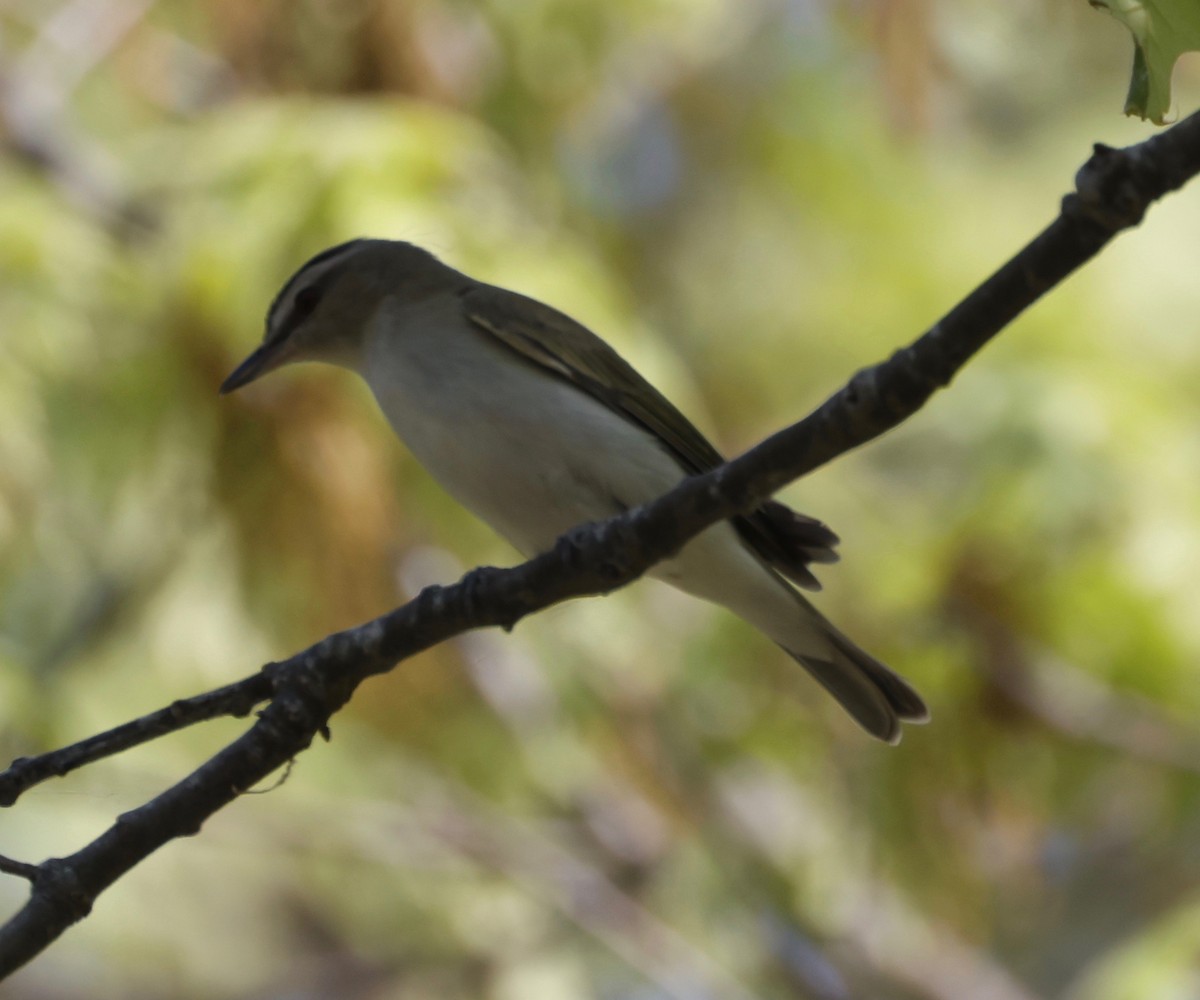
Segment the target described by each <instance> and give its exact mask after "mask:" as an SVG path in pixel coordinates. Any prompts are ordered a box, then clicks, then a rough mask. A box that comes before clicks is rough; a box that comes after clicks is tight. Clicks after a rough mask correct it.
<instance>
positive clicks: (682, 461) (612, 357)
mask: <svg viewBox="0 0 1200 1000" xmlns="http://www.w3.org/2000/svg"><path fill="white" fill-rule="evenodd" d="M462 297H463V305H464V308H465V312H466V315H467V318H468V319H470V320H471V322H473V323H474V324H475V325H476V326H477V327H478V328H479V329H481V330H483V331H484V332H486V333H488V334H490V335H491V336H493V337H494V338H495V339H496V340H497V341H499V342H500V343H502V344H504V345H505V346H506V347H508V348H509V349H510V350H512V351H514V352H516V353H517V354H519V355H521V356H522V357H524V358H525V359H526V360H528V361H530V362H532V363H533V364H536V365H538V366H540V367H541V368H544V369H545V370H546V371H548V372H551V373H552V374H554V375H556V376H558V377H559V378H562V379H565V380H566V381H568V382H570V383H572V384H573V385H575V386H577V387H578V388H579V389H581V390H582V391H583V392H586V393H587V394H588V395H590V396H592V397H593V398H594V399H596V400H597V401H598V402H600V403H603V404H604V405H605V406H607V407H608V408H609V409H610V410H612V411H613V412H614V413H617V414H619V415H620V416H622V417H624V418H625V419H626V420H630V421H632V422H634V423H636V424H638V425H639V426H640V427H642V428H643V429H644V430H646V431H647V432H648V433H649V434H651V435H653V436H654V437H655V438H656V439H657V440H658V441H659V443H660V444H661V445H662V447H663V450H664V451H666V452H667V454H669V455H670V456H671V457H672V458H673V459H674V460H675V461H676V462H677V463H678V464H679V466H680V468H681V470H682V471H683V472H684V473H686V474H688V475H698V474H701V473H704V472H708V471H710V470H711V469H715V468H716V467H717V466H718V465H720V464H721V463H722V462H723V461H724V459H723V458H722V456H721V453H720V452H719V451H717V449H716V448H714V447H713V445H712V444H711V443H710V442H709V440H708V438H706V437H705V436H704V435H703V434H702V433H701V432H700V431H699V430H698V429H697V428H696V426H695V425H694V424H693V423H692V422H691V421H690V420H688V419H687V417H685V416H684V415H683V414H682V413H680V412H679V410H678V409H676V408H675V406H674V404H672V403H671V402H670V400H668V399H667V398H666V397H665V396H664V395H663V394H662V393H660V392H659V391H658V390H657V389H655V388H654V386H652V385H651V384H650V383H649V382H647V381H646V380H645V379H644V378H643V377H642V376H641V375H639V374H638V372H637V370H636V369H635V368H634V367H633V366H632V365H630V364H629V363H628V362H627V361H626V360H625V359H624V358H622V357H621V356H620V355H619V354H618V353H617V352H616V351H614V350H613V349H612V348H611V347H609V345H608V344H606V343H605V342H604V341H603V340H601V339H600V338H599V337H597V336H596V335H595V334H594V333H592V332H591V331H590V330H588V329H587V328H586V327H584V326H582V325H581V324H579V323H577V322H575V320H573V319H571V318H570V317H569V316H567V315H565V314H564V313H561V312H559V311H558V310H557V309H553V308H551V307H550V306H547V305H545V304H544V303H541V302H538V301H537V300H536V299H530V298H527V297H526V296H524V295H520V294H518V293H516V292H510V291H508V290H507V289H503V288H496V287H493V286H491V285H473V286H472V287H470V288H468V289H466V290H465V291H464V292H463V296H462ZM732 523H733V526H734V527H735V528H736V529H737V532H738V534H739V535H740V536H741V538H742V540H743V541H744V542H745V543H746V544H747V545H748V546H749V547H750V548H751V549H752V550H753V551H755V552H756V553H758V555H759V556H761V557H762V558H763V559H765V560H766V561H767V562H768V563H769V564H770V565H771V566H773V567H774V568H775V569H776V570H778V571H779V572H780V573H782V574H784V575H785V576H786V577H788V578H789V579H790V580H791V581H792V582H793V583H795V584H797V585H798V586H801V587H804V588H806V589H809V590H819V589H820V586H821V585H820V584H819V583H818V582H817V579H816V577H815V576H813V574H812V572H811V571H810V570H809V569H808V566H809V564H810V563H823V562H833V561H835V560H836V559H837V553H836V552H835V551H834V546H836V545H837V542H838V537H837V535H835V534H834V533H833V532H832V531H830V530H829V528H827V527H826V526H825V525H824V524H822V523H821V522H820V521H818V520H816V519H815V518H811V517H808V516H806V515H804V514H798V513H796V512H795V511H793V510H791V509H790V508H788V507H786V506H784V505H783V504H781V503H779V502H777V501H775V500H769V501H767V502H766V503H764V504H763V505H762V506H761V507H759V508H757V509H756V510H754V511H752V512H751V513H749V514H747V515H744V516H741V517H735V518H733V519H732Z"/></svg>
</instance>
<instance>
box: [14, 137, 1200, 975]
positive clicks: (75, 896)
mask: <svg viewBox="0 0 1200 1000" xmlns="http://www.w3.org/2000/svg"><path fill="white" fill-rule="evenodd" d="M1197 172H1200V115H1193V116H1191V117H1190V118H1188V119H1185V120H1184V121H1182V122H1180V123H1179V124H1178V125H1176V126H1175V127H1174V128H1172V129H1170V130H1168V131H1166V132H1163V133H1161V134H1158V135H1156V136H1154V137H1153V138H1151V139H1149V140H1148V141H1146V142H1144V143H1141V144H1139V145H1137V146H1133V147H1130V148H1128V149H1125V150H1112V149H1109V148H1107V147H1103V146H1097V147H1096V149H1095V152H1094V155H1093V156H1092V158H1091V159H1090V160H1089V161H1088V163H1087V164H1085V165H1084V167H1083V168H1082V169H1081V170H1080V172H1079V174H1078V176H1077V178H1076V186H1077V193H1075V194H1072V195H1069V196H1067V198H1065V199H1064V201H1063V205H1062V212H1061V214H1060V216H1059V217H1058V218H1057V219H1056V220H1055V221H1054V222H1053V223H1052V224H1051V225H1050V226H1049V227H1048V228H1047V229H1046V230H1045V231H1044V232H1043V233H1042V234H1041V235H1039V236H1038V237H1037V238H1036V239H1034V240H1033V242H1032V243H1030V244H1029V245H1028V246H1026V247H1025V248H1024V249H1023V250H1022V251H1021V252H1020V253H1019V254H1018V255H1017V256H1016V257H1014V258H1013V259H1012V260H1010V261H1009V262H1008V263H1007V264H1005V265H1004V266H1003V267H1002V268H1001V269H1000V270H999V271H997V272H996V273H995V274H994V275H993V276H992V277H991V278H989V279H988V280H987V281H986V282H984V284H983V285H981V286H980V287H979V288H977V289H976V290H975V291H974V292H972V293H971V295H970V296H968V297H967V298H966V299H964V300H963V301H962V302H961V303H960V304H959V305H958V306H956V307H955V308H954V309H953V310H952V311H951V312H950V313H948V314H947V315H946V316H945V317H944V318H943V319H942V320H940V321H939V322H938V323H937V324H936V325H934V326H933V327H932V328H931V329H930V330H929V331H927V332H926V333H925V334H924V335H923V336H921V337H920V338H919V339H918V340H917V341H915V342H914V343H913V344H911V345H910V346H908V347H906V348H903V349H902V350H899V351H897V352H896V353H895V354H894V355H893V356H892V357H891V358H889V359H888V360H887V361H885V362H883V363H882V364H879V365H876V366H875V367H873V368H868V369H865V370H863V371H861V372H859V373H858V374H857V375H855V376H854V378H853V379H852V380H851V381H850V383H849V384H848V385H847V386H846V387H845V388H843V389H842V390H841V391H839V392H838V393H836V394H835V395H834V396H832V397H830V398H829V399H828V400H827V401H826V402H825V403H824V404H822V405H821V406H820V407H819V408H818V409H817V410H816V411H815V412H813V413H812V414H810V415H809V416H808V417H806V418H805V419H804V420H802V421H800V422H799V423H797V424H795V425H793V426H792V427H789V428H787V429H786V430H783V431H780V432H779V433H778V434H775V435H774V436H772V437H770V438H768V439H767V440H766V441H764V442H763V443H762V444H760V445H758V446H757V447H756V448H754V449H752V450H751V451H749V452H747V453H746V454H745V455H743V456H741V457H740V458H738V459H736V460H735V461H732V462H729V463H727V464H726V465H724V466H722V467H721V468H719V469H716V470H714V471H713V472H711V473H709V474H707V475H705V476H699V477H695V478H693V479H689V480H687V481H686V482H684V483H683V484H681V485H680V486H679V487H678V488H677V489H675V490H673V491H672V492H671V493H669V494H668V495H666V496H664V497H662V498H660V499H659V500H656V501H654V502H653V503H650V504H647V505H645V506H644V507H641V508H638V509H637V510H634V511H631V512H629V513H627V514H624V515H622V516H620V517H616V518H613V519H612V520H610V521H606V522H604V523H603V524H596V525H585V526H583V527H580V528H577V529H575V530H574V531H572V532H570V533H569V534H568V535H566V536H564V537H563V538H561V539H559V541H558V543H557V544H556V546H555V547H554V549H553V551H551V552H549V553H547V554H545V555H543V556H540V557H538V558H537V559H534V560H531V561H530V562H528V563H526V564H524V565H522V566H518V567H516V568H514V569H507V570H499V569H479V570H475V571H473V572H472V573H470V574H468V575H467V576H466V577H465V578H464V579H463V580H462V581H461V582H460V583H458V584H456V585H454V586H450V587H429V588H427V589H426V590H424V591H423V592H422V593H421V594H420V595H419V596H418V597H417V598H416V599H415V600H413V601H411V602H409V603H408V604H406V605H404V606H403V607H401V608H398V609H396V610H395V611H392V612H391V613H389V614H387V615H384V616H383V617H381V618H378V619H376V620H375V621H372V622H369V623H367V624H365V625H362V626H359V627H358V628H354V629H349V630H347V631H345V632H340V633H337V634H335V635H332V636H329V637H328V638H326V639H323V640H322V641H321V642H319V643H317V644H316V645H315V646H312V647H311V648H310V649H307V650H305V651H304V652H302V653H299V654H297V655H296V656H294V657H292V658H291V659H290V660H287V661H286V662H284V663H278V664H269V665H268V666H267V667H266V668H264V670H263V672H262V673H261V674H258V675H255V676H253V677H250V678H247V679H246V680H244V681H242V682H239V683H238V684H235V685H230V686H229V687H227V688H223V689H222V690H221V692H220V695H221V698H220V699H217V698H214V697H213V696H201V698H200V699H193V702H202V703H203V706H204V707H203V709H202V710H197V712H193V713H188V712H183V713H179V721H180V725H183V724H190V723H191V722H194V721H197V720H198V719H199V718H201V717H211V716H213V715H216V714H225V713H226V712H227V713H228V714H244V712H245V711H246V710H247V706H248V705H249V704H252V703H254V702H256V701H259V700H262V699H263V698H264V697H266V696H267V694H268V691H269V695H270V701H269V704H268V705H267V707H266V708H265V709H264V710H263V712H262V713H261V715H260V717H259V719H258V721H257V722H256V723H255V724H254V725H253V726H252V727H251V728H250V729H249V730H248V731H247V732H246V733H245V734H244V735H243V736H241V737H240V738H239V739H238V740H236V741H235V742H234V743H232V744H230V745H229V746H228V747H226V748H225V749H224V750H223V751H221V752H220V753H219V754H217V755H216V756H215V757H213V758H212V759H211V760H209V761H208V762H206V763H205V764H203V765H202V766H201V767H200V768H198V769H197V770H196V771H195V772H194V773H193V774H191V775H190V776H188V777H187V778H186V779H184V780H183V781H181V782H179V783H178V784H177V785H175V786H173V787H172V788H170V789H168V790H167V791H165V792H163V793H162V794H161V795H159V796H157V797H156V798H155V799H153V800H151V801H150V802H148V803H146V804H145V805H143V806H141V807H140V808H138V809H135V810H133V811H131V812H129V813H126V814H125V815H123V816H121V817H119V818H118V819H117V821H116V823H115V824H114V825H113V826H112V827H111V828H110V829H109V830H108V831H106V832H105V833H104V834H103V835H101V836H100V837H99V838H98V839H97V840H95V841H94V842H92V843H91V844H89V845H88V846H86V847H84V848H83V849H82V850H80V851H78V852H77V853H75V854H73V855H71V856H70V857H67V858H63V859H52V860H50V861H47V862H44V863H43V864H41V865H38V866H36V868H34V867H33V866H26V867H24V868H22V870H21V871H20V872H19V874H22V875H23V876H24V877H29V878H31V880H32V882H33V888H32V894H31V898H30V900H29V902H28V903H27V904H26V906H25V907H24V908H23V909H22V910H21V911H20V912H18V913H17V914H16V915H15V916H14V917H13V918H12V919H11V920H10V921H9V922H8V923H7V924H6V925H5V926H4V927H3V928H0V977H2V976H5V975H7V974H8V973H10V972H11V971H13V970H14V969H16V968H18V967H19V966H21V965H22V964H24V963H25V962H27V961H29V959H30V958H32V957H33V956H34V955H36V954H37V953H38V952H39V951H41V950H42V949H43V948H45V947H46V945H48V944H49V943H50V942H51V941H53V940H54V939H55V938H57V937H58V935H59V934H61V933H62V932H63V931H64V930H65V929H66V928H67V927H69V926H70V925H71V924H72V923H74V922H75V921H76V920H79V919H80V918H82V917H83V916H84V915H86V913H87V912H88V911H89V909H90V908H91V905H92V903H93V901H94V900H95V899H96V897H97V896H98V895H99V894H100V893H101V892H102V891H103V890H104V889H106V888H107V887H108V886H110V885H111V884H112V883H113V882H114V881H116V879H118V878H119V877H120V876H121V875H122V874H124V873H125V872H126V871H128V870H129V869H130V868H132V867H133V866H134V865H135V864H137V863H138V862H139V861H141V860H142V859H143V858H145V857H146V856H148V855H149V854H150V853H151V852H152V851H154V850H156V849H157V848H158V847H161V846H162V845H163V844H165V843H166V842H167V841H169V840H171V839H173V838H175V837H180V836H185V835H188V834H193V833H195V832H197V831H198V830H199V829H200V826H201V824H202V823H203V822H204V820H206V819H207V818H208V817H209V816H211V815H212V814H213V813H214V812H216V811H217V810H218V809H220V808H221V807H222V806H224V805H226V804H228V803H229V802H231V801H232V800H233V799H235V798H236V797H237V796H238V795H240V794H241V793H242V792H243V791H244V790H246V789H247V788H249V787H251V786H252V785H253V784H255V783H256V782H258V781H260V780H262V779H263V778H264V777H266V776H267V775H269V774H270V773H271V772H272V771H274V770H275V769H276V768H278V767H279V766H280V765H281V764H284V763H286V762H287V761H288V760H290V759H291V758H292V757H293V756H294V755H295V754H297V753H299V752H300V751H301V750H303V749H304V748H305V747H307V746H308V745H309V743H310V742H311V741H312V739H313V737H314V736H315V735H317V734H319V733H325V731H326V728H325V727H326V725H327V723H328V720H329V718H330V716H331V715H332V714H333V713H334V712H335V711H337V709H339V708H340V707H341V706H342V705H343V704H345V702H346V701H347V700H348V699H349V698H350V696H351V695H352V694H353V692H354V690H355V688H356V687H357V686H358V684H359V683H361V682H362V681H363V680H364V679H365V678H367V677H369V676H371V675H372V674H376V673H382V672H384V671H386V670H389V669H391V668H392V666H394V665H395V664H396V662H397V661H399V660H402V659H404V658H405V657H408V656H411V655H412V654H414V653H416V652H419V651H421V650H423V649H426V648H428V647H430V646H432V645H434V644H436V643H438V642H441V641H443V640H445V639H448V638H450V637H452V636H454V635H457V634H459V633H461V632H464V631H466V630H468V629H474V628H483V627H487V626H493V625H500V626H502V627H505V628H511V627H512V625H513V624H515V623H516V622H517V621H519V620H520V619H521V618H523V617H524V616H526V615H528V614H531V613H533V612H535V611H539V610H541V609H543V608H546V607H548V606H550V605H551V604H555V603H557V602H559V601H563V600H567V599H569V598H572V597H580V596H583V595H586V594H597V593H603V592H606V591H610V590H612V589H614V588H616V587H619V586H623V585H624V584H626V583H629V582H630V581H632V580H634V579H636V578H637V577H638V576H640V575H641V574H642V573H644V572H645V571H646V570H647V569H648V568H649V567H651V566H653V565H654V564H655V563H656V562H659V561H661V560H662V559H664V558H667V557H669V556H671V555H672V554H673V553H675V552H677V551H678V550H679V549H680V548H681V547H682V546H683V545H684V543H685V542H686V541H687V540H688V539H689V538H691V537H692V536H694V535H695V534H697V533H698V532H700V531H702V530H703V529H704V528H705V527H707V526H709V525H710V524H713V523H714V522H716V521H718V520H721V519H722V518H727V517H729V516H731V515H733V514H735V513H738V512H739V511H745V510H748V509H750V508H752V507H754V506H755V505H756V504H757V503H759V502H761V501H762V500H763V499H765V498H766V497H768V496H770V495H771V494H773V493H775V492H776V491H777V490H779V489H780V488H781V487H783V486H784V485H786V484H787V483H789V482H791V481H792V480H794V479H796V478H798V477H800V476H802V475H804V474H805V473H807V472H811V471H812V470H813V469H815V468H817V467H818V466H820V465H823V464H824V463H826V462H828V461H830V460H831V459H833V458H835V457H837V456H838V455H840V454H842V453H844V452H846V451H848V450H850V449H851V448H855V447H857V446H858V445H861V444H863V443H865V442H867V441H869V440H871V439H872V438H874V437H877V436H879V435H880V434H882V433H883V432H885V431H887V430H889V429H890V428H892V427H894V426H896V425H897V424H899V423H900V422H901V421H903V420H904V419H906V418H907V417H909V416H911V415H912V414H913V413H915V412H916V411H917V410H918V409H920V407H921V406H922V405H923V404H924V403H925V401H926V400H927V399H928V398H929V397H930V396H931V395H932V394H933V393H934V392H935V391H936V390H937V389H939V388H941V387H943V386H945V385H947V384H948V383H949V382H950V380H951V378H953V376H954V375H955V374H956V373H957V372H958V370H959V369H960V368H961V367H962V366H963V365H964V364H965V363H966V361H967V360H968V359H970V358H971V357H972V356H973V355H974V354H975V353H976V352H977V351H978V350H979V349H980V348H981V347H983V345H984V344H986V343H987V342H988V341H989V340H990V339H991V338H992V337H994V336H995V335H996V334H997V333H998V332H999V331H1000V330H1001V329H1003V328H1004V326H1006V325H1007V324H1008V323H1009V322H1010V321H1011V320H1012V319H1014V318H1015V317H1016V316H1017V315H1019V314H1020V313H1021V312H1022V311H1023V310H1024V309H1026V308H1027V307H1028V306H1029V305H1031V304H1032V303H1033V302H1035V301H1036V300H1037V299H1038V298H1040V297H1041V296H1042V295H1043V294H1045V293H1046V292H1047V291H1049V290H1050V289H1051V288H1053V287H1054V286H1055V285H1057V284H1058V283H1059V282H1061V281H1062V280H1063V279H1064V278H1065V277H1067V275H1069V274H1070V273H1071V272H1072V271H1074V270H1075V269H1076V268H1077V267H1079V266H1080V265H1082V264H1083V263H1085V262H1086V261H1087V260H1089V259H1090V258H1091V257H1093V256H1095V254H1096V253H1098V252H1099V250H1100V249H1101V248H1102V247H1103V246H1104V245H1105V244H1106V243H1107V242H1108V241H1109V240H1110V239H1111V238H1112V237H1113V236H1114V235H1116V233H1118V232H1119V231H1121V230H1122V229H1125V228H1128V227H1131V226H1134V225H1136V224H1137V223H1138V222H1139V221H1140V220H1141V218H1142V215H1143V214H1144V212H1145V210H1146V208H1147V207H1148V206H1149V204H1150V203H1151V202H1153V201H1155V200H1156V199H1158V198H1160V197H1162V196H1163V195H1165V194H1167V193H1168V192H1170V191H1172V190H1175V189H1176V188H1178V187H1180V186H1181V185H1182V184H1183V183H1184V182H1186V181H1187V180H1188V179H1190V178H1191V177H1192V176H1194V175H1195V174H1196V173H1197ZM216 694H217V693H216V692H214V695H216ZM205 699H207V700H205ZM170 713H171V709H167V710H164V712H162V713H155V715H154V716H148V717H147V718H146V719H144V720H139V721H138V722H135V723H130V724H129V725H128V726H126V727H121V729H119V730H114V731H113V734H107V736H108V739H106V740H102V739H101V738H100V737H96V738H93V741H85V744H83V746H84V747H85V748H86V749H85V750H83V751H79V750H77V748H68V750H67V751H60V754H70V752H71V751H72V749H76V753H75V756H73V757H72V756H67V757H59V758H58V759H57V760H56V761H55V762H54V766H47V765H41V764H39V762H40V761H43V760H44V758H37V759H33V760H29V761H24V762H18V763H17V764H15V765H14V768H13V769H11V770H10V772H8V773H6V774H5V775H0V800H2V801H3V802H5V803H6V804H8V803H11V802H12V801H15V799H16V797H17V796H18V795H19V794H20V792H21V791H23V790H24V789H25V788H27V787H29V786H30V785H31V784H33V783H35V782H36V781H37V780H41V779H42V778H43V777H47V776H50V775H53V774H62V773H65V771H67V770H70V769H71V768H72V767H75V766H79V765H80V764H81V763H84V762H86V761H87V760H91V759H95V757H97V756H101V755H103V754H104V753H108V752H114V750H115V749H119V748H121V747H123V746H128V745H132V744H133V743H136V742H141V741H143V740H145V739H148V738H152V737H153V736H157V735H160V734H161V733H162V732H166V731H169V730H170V729H171V728H180V725H173V724H172V720H171V718H170ZM206 713H207V714H206ZM114 734H119V736H118V735H114ZM96 741H100V742H99V743H97V742H96ZM12 864H19V863H10V866H9V869H8V870H10V871H15V870H14V869H13V868H12V867H11V866H12Z"/></svg>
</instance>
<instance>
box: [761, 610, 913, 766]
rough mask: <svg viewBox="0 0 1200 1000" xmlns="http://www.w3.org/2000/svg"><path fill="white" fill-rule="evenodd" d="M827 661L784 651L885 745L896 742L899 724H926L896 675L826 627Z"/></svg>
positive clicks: (898, 739)
mask: <svg viewBox="0 0 1200 1000" xmlns="http://www.w3.org/2000/svg"><path fill="white" fill-rule="evenodd" d="M828 638H829V640H830V648H831V652H832V653H833V654H834V655H833V656H832V657H830V658H824V657H818V656H813V655H812V654H801V653H796V652H794V651H792V650H790V649H787V647H786V646H785V647H784V649H785V651H786V652H787V653H788V654H789V655H790V656H792V657H793V658H794V659H795V660H796V661H797V662H799V663H800V665H801V666H803V667H804V668H805V669H806V670H807V671H808V672H809V673H810V674H812V676H813V678H814V679H815V680H816V681H817V682H818V683H819V684H820V685H821V686H822V687H823V688H825V690H826V691H828V692H829V693H830V694H831V695H833V697H834V698H836V699H837V701H838V704H840V705H841V706H842V707H843V708H844V709H845V710H846V711H847V712H849V713H850V715H851V717H852V718H853V719H854V721H855V722H857V723H858V724H859V725H860V726H862V727H863V729H865V730H866V731H867V732H868V733H870V734H871V735H872V736H874V737H876V738H878V739H881V740H883V741H884V742H885V743H891V744H896V743H899V742H900V736H901V728H900V723H901V722H910V723H922V722H928V721H929V709H928V707H926V705H925V702H924V701H922V700H921V696H920V695H919V694H917V692H916V691H914V690H913V689H912V688H911V687H910V686H909V684H908V682H907V681H905V680H904V679H903V678H902V677H900V676H899V675H898V674H896V673H893V672H892V671H891V670H889V669H888V668H887V667H885V666H884V665H883V664H882V663H880V662H879V661H878V660H877V659H875V657H873V656H871V655H870V654H869V653H866V652H864V651H863V650H861V649H859V648H858V647H857V646H856V645H854V643H852V642H851V641H850V640H849V639H847V638H846V637H845V636H844V635H842V634H841V633H840V632H838V631H837V629H835V628H833V627H832V626H829V631H828Z"/></svg>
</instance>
